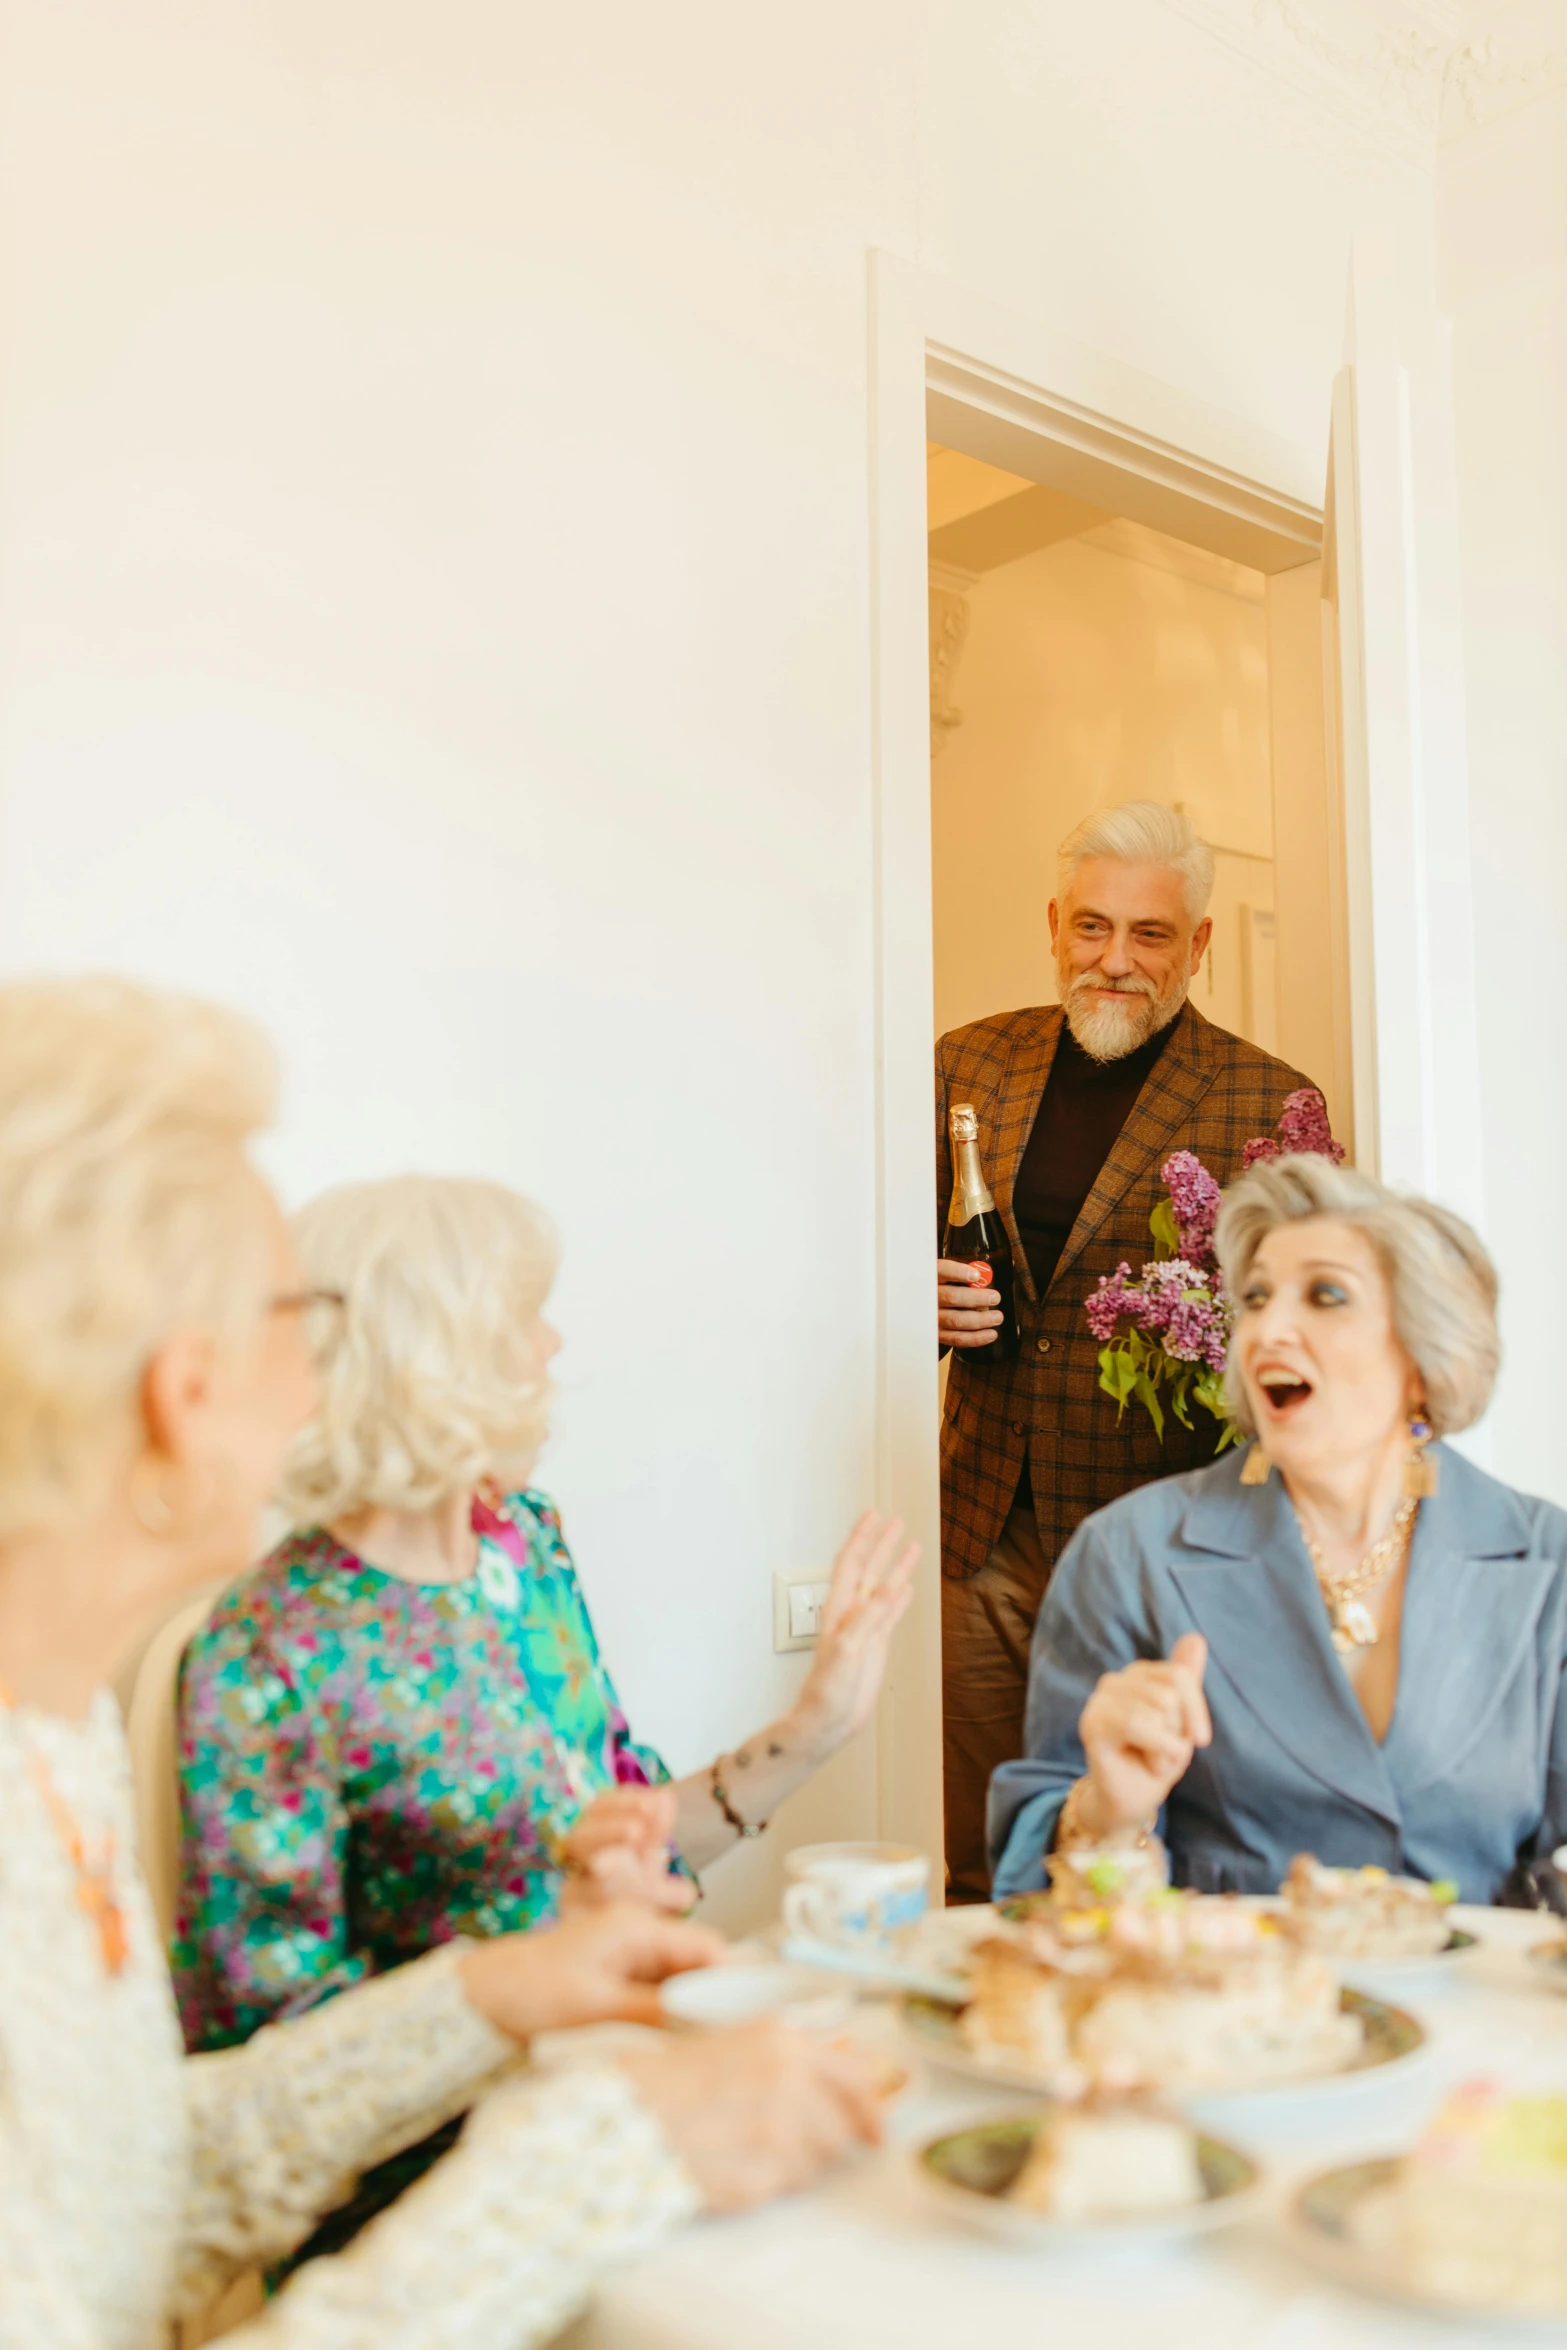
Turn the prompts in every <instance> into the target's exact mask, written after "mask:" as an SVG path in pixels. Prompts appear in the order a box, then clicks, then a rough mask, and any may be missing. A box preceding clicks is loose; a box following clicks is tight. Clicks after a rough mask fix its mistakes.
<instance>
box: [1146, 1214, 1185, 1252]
mask: <svg viewBox="0 0 1567 2350" xmlns="http://www.w3.org/2000/svg"><path fill="white" fill-rule="evenodd" d="M1148 1229H1149V1231H1150V1232H1151V1233H1152V1234H1153V1238H1154V1252H1153V1253H1154V1257H1155V1260H1156V1261H1158V1262H1162V1261H1163V1260H1164V1259H1165V1258H1166V1257H1178V1256H1179V1255H1180V1253H1181V1235H1180V1231H1179V1229H1178V1227H1177V1225H1176V1221H1175V1210H1174V1208H1173V1207H1172V1206H1171V1204H1170V1202H1169V1200H1168V1199H1162V1200H1160V1202H1159V1204H1158V1206H1157V1207H1156V1208H1155V1209H1154V1212H1153V1214H1152V1215H1151V1216H1150V1217H1149V1219H1148Z"/></svg>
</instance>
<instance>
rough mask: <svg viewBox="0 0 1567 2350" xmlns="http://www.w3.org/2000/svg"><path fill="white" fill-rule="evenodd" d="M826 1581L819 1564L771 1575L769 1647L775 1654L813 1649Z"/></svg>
mask: <svg viewBox="0 0 1567 2350" xmlns="http://www.w3.org/2000/svg"><path fill="white" fill-rule="evenodd" d="M827 1592H828V1583H827V1578H826V1576H825V1575H824V1574H823V1573H822V1571H821V1568H820V1567H801V1568H799V1569H798V1570H796V1571H795V1572H794V1573H792V1574H787V1575H775V1576H774V1577H773V1648H774V1650H775V1651H776V1653H777V1654H778V1655H779V1656H785V1655H787V1654H788V1653H789V1652H790V1650H792V1649H797V1648H814V1647H815V1646H816V1635H817V1631H818V1629H819V1627H820V1624H821V1614H822V1608H823V1606H824V1604H825V1602H826V1598H827Z"/></svg>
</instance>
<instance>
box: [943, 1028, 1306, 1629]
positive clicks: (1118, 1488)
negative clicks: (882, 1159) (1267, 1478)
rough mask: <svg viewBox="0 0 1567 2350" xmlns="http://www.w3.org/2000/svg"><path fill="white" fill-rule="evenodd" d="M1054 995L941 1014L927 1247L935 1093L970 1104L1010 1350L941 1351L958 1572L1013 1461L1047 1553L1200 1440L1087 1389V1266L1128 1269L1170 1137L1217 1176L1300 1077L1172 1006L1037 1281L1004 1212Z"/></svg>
mask: <svg viewBox="0 0 1567 2350" xmlns="http://www.w3.org/2000/svg"><path fill="white" fill-rule="evenodd" d="M1061 1025H1062V1014H1061V1008H1060V1006H1059V1005H1058V1004H1048V1005H1041V1006H1038V1007H1037V1008H1035V1009H1033V1010H1029V1011H1022V1012H998V1013H996V1014H995V1015H994V1016H993V1017H992V1018H991V1019H989V1020H976V1021H975V1022H974V1024H973V1026H972V1027H969V1028H955V1029H953V1030H952V1032H951V1034H950V1035H948V1036H944V1037H942V1039H941V1041H940V1043H939V1044H938V1045H937V1047H936V1215H937V1249H938V1253H939V1251H940V1246H941V1238H942V1235H943V1234H944V1233H945V1230H946V1219H947V1203H948V1200H949V1198H950V1197H951V1192H952V1167H951V1161H950V1158H949V1156H948V1150H947V1105H948V1103H949V1102H952V1101H960V1102H964V1101H967V1102H972V1103H973V1105H974V1107H975V1109H976V1111H977V1112H978V1114H979V1134H980V1156H981V1159H982V1162H983V1164H984V1169H985V1176H986V1180H987V1182H988V1183H989V1185H990V1188H991V1190H992V1191H993V1192H994V1194H995V1199H996V1206H997V1208H998V1209H999V1210H1000V1213H1001V1215H1002V1217H1003V1219H1004V1220H1005V1223H1006V1227H1007V1231H1008V1233H1009V1234H1010V1236H1011V1240H1012V1254H1013V1258H1014V1260H1015V1263H1016V1268H1017V1305H1018V1320H1019V1322H1020V1324H1021V1325H1022V1332H1023V1349H1022V1353H1021V1354H1020V1356H1019V1357H1018V1360H1017V1361H1016V1362H1015V1363H996V1362H991V1361H988V1360H987V1355H988V1351H989V1350H988V1349H983V1348H973V1349H954V1351H953V1354H952V1360H951V1364H950V1367H949V1370H948V1377H947V1402H946V1411H945V1416H944V1418H943V1421H942V1429H941V1564H942V1572H943V1573H944V1574H946V1575H948V1576H950V1577H952V1578H953V1580H955V1581H959V1582H961V1581H963V1580H964V1579H965V1578H966V1577H968V1576H970V1575H975V1574H978V1572H979V1570H980V1568H981V1567H982V1566H983V1565H984V1563H985V1561H986V1559H987V1558H988V1557H989V1556H990V1552H991V1550H992V1548H993V1546H994V1544H995V1540H996V1537H997V1535H998V1534H999V1533H1000V1532H1001V1528H1002V1523H1003V1521H1004V1520H1005V1518H1006V1514H1007V1511H1008V1510H1009V1509H1010V1508H1011V1506H1012V1502H1013V1498H1014V1496H1015V1495H1016V1493H1017V1488H1018V1480H1019V1478H1020V1477H1021V1475H1022V1471H1023V1462H1024V1459H1025V1457H1026V1458H1027V1460H1028V1462H1029V1464H1030V1469H1031V1473H1032V1481H1033V1489H1034V1509H1035V1514H1036V1516H1037V1517H1038V1520H1039V1533H1040V1539H1041V1541H1042V1542H1043V1544H1044V1549H1045V1556H1046V1558H1047V1559H1050V1560H1051V1561H1054V1560H1055V1559H1057V1558H1059V1556H1060V1555H1061V1552H1062V1549H1063V1548H1064V1547H1065V1544H1066V1542H1067V1540H1068V1538H1069V1536H1070V1535H1071V1534H1072V1533H1073V1532H1074V1531H1075V1530H1076V1528H1077V1527H1078V1526H1079V1525H1080V1524H1081V1523H1082V1521H1083V1519H1084V1518H1086V1517H1087V1516H1088V1515H1089V1513H1090V1511H1092V1510H1097V1509H1102V1508H1103V1507H1104V1505H1105V1503H1106V1502H1109V1501H1114V1500H1115V1498H1116V1496H1117V1495H1118V1494H1121V1493H1127V1492H1129V1491H1130V1490H1131V1488H1132V1487H1133V1486H1135V1485H1146V1484H1147V1483H1148V1482H1149V1481H1150V1479H1152V1478H1155V1477H1170V1476H1174V1475H1175V1474H1176V1473H1177V1472H1178V1471H1180V1470H1182V1469H1191V1468H1196V1467H1198V1466H1199V1465H1200V1464H1201V1463H1202V1462H1203V1461H1206V1460H1210V1459H1211V1458H1212V1456H1213V1448H1214V1443H1215V1440H1216V1438H1217V1434H1218V1431H1217V1428H1214V1430H1213V1432H1212V1434H1210V1433H1209V1432H1208V1429H1207V1428H1205V1427H1204V1426H1203V1425H1202V1423H1203V1421H1204V1420H1205V1419H1206V1414H1204V1413H1202V1412H1201V1411H1200V1410H1199V1412H1198V1413H1197V1414H1196V1415H1195V1417H1196V1418H1197V1421H1198V1428H1197V1431H1196V1433H1195V1434H1191V1435H1188V1433H1187V1431H1186V1430H1185V1429H1184V1428H1182V1427H1181V1426H1180V1424H1179V1422H1178V1421H1172V1420H1169V1419H1167V1420H1166V1422H1165V1435H1164V1442H1163V1443H1162V1444H1161V1443H1160V1441H1159V1439H1158V1438H1157V1437H1156V1436H1155V1434H1154V1431H1153V1423H1152V1422H1151V1420H1150V1419H1149V1418H1148V1415H1147V1413H1146V1412H1145V1411H1143V1410H1142V1408H1141V1406H1139V1405H1128V1407H1127V1410H1126V1414H1125V1417H1124V1418H1123V1419H1121V1420H1119V1421H1118V1420H1117V1418H1116V1411H1115V1406H1114V1404H1113V1403H1112V1402H1111V1401H1110V1398H1109V1397H1108V1396H1107V1395H1103V1394H1101V1392H1100V1389H1099V1342H1098V1340H1097V1339H1096V1338H1095V1337H1094V1335H1093V1333H1092V1331H1091V1330H1090V1329H1089V1327H1088V1323H1087V1320H1086V1318H1085V1316H1084V1313H1083V1301H1084V1299H1085V1298H1086V1297H1087V1296H1088V1294H1089V1292H1090V1291H1091V1290H1092V1289H1093V1288H1094V1287H1095V1286H1096V1284H1097V1283H1098V1280H1099V1276H1100V1274H1101V1273H1113V1272H1114V1271H1115V1269H1116V1266H1117V1265H1118V1264H1119V1263H1120V1262H1121V1261H1122V1259H1123V1258H1124V1259H1125V1260H1126V1261H1127V1263H1128V1264H1130V1265H1131V1267H1132V1269H1133V1271H1134V1272H1135V1271H1136V1270H1137V1268H1138V1267H1139V1266H1140V1265H1141V1264H1142V1263H1143V1262H1144V1260H1145V1259H1146V1258H1148V1257H1150V1256H1152V1254H1153V1240H1152V1236H1151V1235H1150V1233H1149V1230H1148V1218H1149V1216H1150V1214H1151V1213H1152V1211H1153V1208H1154V1206H1155V1204H1156V1202H1157V1201H1158V1200H1159V1199H1160V1197H1161V1196H1162V1194H1163V1191H1164V1185H1163V1184H1162V1182H1161V1181H1160V1177H1159V1170H1160V1168H1161V1167H1162V1166H1163V1164H1164V1162H1165V1160H1166V1159H1167V1158H1168V1157H1169V1155H1170V1153H1171V1152H1172V1151H1178V1150H1191V1151H1195V1152H1196V1153H1197V1156H1198V1157H1199V1158H1200V1159H1201V1161H1202V1163H1203V1165H1204V1166H1205V1167H1206V1168H1207V1169H1208V1170H1209V1172H1210V1173H1211V1174H1213V1175H1215V1176H1217V1178H1218V1180H1219V1181H1220V1182H1221V1183H1229V1182H1232V1181H1233V1180H1234V1178H1235V1177H1236V1176H1237V1175H1238V1174H1239V1173H1240V1171H1241V1152H1242V1150H1243V1149H1244V1148H1245V1146H1246V1144H1247V1143H1248V1142H1249V1141H1250V1140H1251V1138H1252V1136H1253V1135H1256V1134H1271V1133H1272V1131H1273V1128H1274V1125H1275V1123H1276V1121H1277V1119H1278V1115H1279V1112H1280V1111H1281V1110H1282V1109H1283V1107H1284V1097H1285V1095H1286V1094H1289V1093H1293V1092H1294V1091H1295V1089H1296V1087H1297V1086H1301V1085H1309V1084H1310V1083H1311V1079H1310V1078H1309V1077H1303V1076H1302V1075H1301V1074H1300V1071H1299V1070H1298V1069H1288V1068H1286V1067H1285V1065H1284V1063H1283V1062H1282V1061H1276V1060H1274V1058H1273V1057H1272V1055H1271V1054H1270V1053H1264V1052H1261V1051H1259V1050H1258V1048H1257V1046H1256V1045H1253V1044H1247V1043H1245V1042H1244V1041H1243V1040H1242V1039H1241V1038H1240V1037H1238V1036H1231V1035H1230V1034H1229V1033H1228V1032H1227V1031H1226V1030H1225V1029H1222V1028H1215V1027H1214V1026H1213V1025H1212V1024H1211V1023H1210V1022H1209V1021H1207V1020H1205V1019H1204V1018H1203V1017H1202V1015H1201V1013H1200V1012H1198V1011H1196V1010H1195V1009H1194V1008H1193V1006H1192V1005H1191V1004H1190V1003H1188V1004H1187V1005H1186V1006H1185V1007H1184V1008H1183V1010H1182V1011H1181V1012H1180V1013H1179V1014H1178V1015H1177V1018H1176V1021H1175V1024H1174V1030H1173V1033H1172V1034H1171V1037H1170V1040H1169V1042H1168V1044H1166V1046H1165V1048H1164V1051H1163V1052H1162V1053H1161V1054H1160V1056H1159V1059H1158V1061H1157V1063H1156V1064H1155V1066H1154V1068H1153V1070H1152V1071H1151V1073H1150V1075H1149V1077H1148V1079H1147V1081H1146V1083H1145V1084H1144V1086H1143V1090H1142V1092H1141V1093H1140V1094H1139V1095H1138V1097H1137V1100H1136V1102H1135V1104H1134V1105H1133V1108H1132V1112H1131V1115H1130V1116H1129V1117H1128V1119H1127V1121H1126V1124H1125V1125H1124V1126H1123V1127H1122V1129H1121V1132H1120V1136H1119V1138H1118V1139H1117V1141H1116V1144H1115V1147H1114V1149H1113V1150H1112V1151H1111V1153H1110V1156H1109V1157H1108V1158H1107V1159H1106V1161H1105V1163H1104V1165H1103V1167H1101V1169H1100V1170H1099V1175H1098V1179H1097V1180H1096V1182H1095V1184H1094V1187H1093V1189H1092V1191H1091V1192H1090V1193H1089V1195H1088V1197H1087V1199H1086V1200H1085V1201H1084V1203H1083V1208H1082V1212H1081V1214H1080V1215H1079V1216H1078V1219H1077V1222H1076V1223H1075V1224H1074V1225H1073V1227H1072V1230H1071V1233H1070V1235H1069V1236H1068V1239H1067V1244H1066V1247H1065V1248H1064V1249H1063V1250H1062V1252H1061V1261H1060V1263H1059V1264H1058V1265H1057V1267H1056V1270H1055V1275H1054V1278H1053V1279H1052V1281H1051V1284H1050V1287H1049V1289H1048V1290H1047V1291H1046V1293H1045V1295H1044V1296H1043V1297H1040V1296H1039V1294H1038V1292H1037V1291H1036V1290H1035V1288H1034V1284H1033V1281H1032V1280H1031V1278H1030V1276H1029V1270H1028V1259H1027V1257H1026V1256H1025V1255H1024V1253H1023V1244H1022V1241H1021V1240H1020V1238H1019V1237H1018V1229H1017V1222H1016V1219H1015V1217H1014V1216H1013V1213H1012V1189H1013V1185H1014V1184H1015V1183H1016V1181H1017V1175H1018V1169H1019V1168H1020V1167H1021V1165H1022V1163H1023V1152H1024V1150H1025V1148H1026V1146H1027V1143H1028V1137H1029V1133H1030V1131H1031V1130H1032V1127H1033V1124H1034V1119H1035V1117H1036V1115H1037V1113H1038V1110H1039V1105H1040V1103H1041V1101H1042V1100H1043V1099H1044V1092H1045V1083H1046V1080H1047V1079H1048V1077H1049V1075H1050V1065H1051V1063H1052V1061H1053V1060H1054V1059H1055V1051H1056V1039H1057V1038H1058V1037H1059V1035H1060V1033H1061Z"/></svg>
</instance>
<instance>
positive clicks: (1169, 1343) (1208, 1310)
mask: <svg viewBox="0 0 1567 2350" xmlns="http://www.w3.org/2000/svg"><path fill="white" fill-rule="evenodd" d="M1163 1345H1164V1351H1165V1353H1166V1354H1167V1355H1173V1356H1174V1358H1175V1360H1176V1361H1177V1362H1178V1363H1206V1364H1207V1365H1208V1368H1209V1369H1210V1370H1213V1371H1222V1370H1223V1368H1224V1362H1225V1354H1226V1349H1227V1333H1226V1330H1225V1315H1224V1312H1223V1309H1222V1307H1221V1306H1220V1305H1219V1303H1218V1301H1217V1300H1216V1299H1214V1298H1211V1297H1184V1298H1181V1299H1180V1300H1179V1301H1178V1302H1177V1304H1176V1306H1175V1308H1174V1311H1173V1312H1172V1313H1171V1315H1170V1320H1169V1323H1168V1326H1167V1327H1166V1329H1165V1332H1164V1336H1163Z"/></svg>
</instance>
